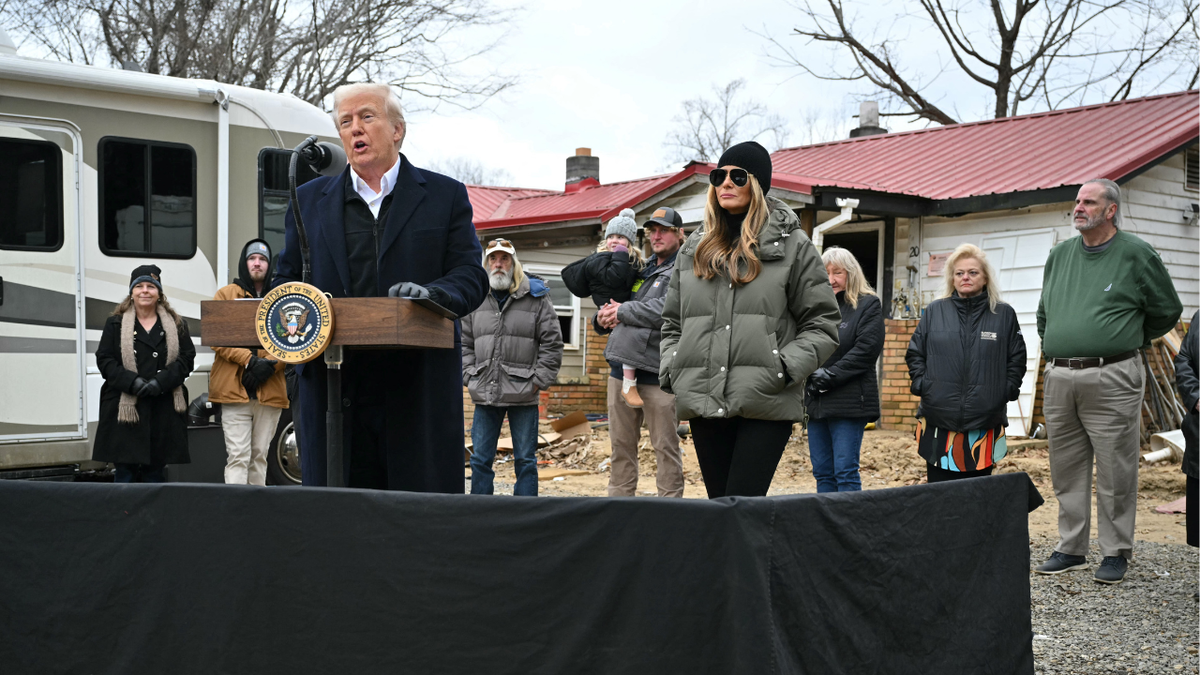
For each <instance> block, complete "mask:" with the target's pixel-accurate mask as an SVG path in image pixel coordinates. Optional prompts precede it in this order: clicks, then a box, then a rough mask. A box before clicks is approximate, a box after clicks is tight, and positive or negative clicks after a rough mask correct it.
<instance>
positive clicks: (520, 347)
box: [462, 274, 563, 407]
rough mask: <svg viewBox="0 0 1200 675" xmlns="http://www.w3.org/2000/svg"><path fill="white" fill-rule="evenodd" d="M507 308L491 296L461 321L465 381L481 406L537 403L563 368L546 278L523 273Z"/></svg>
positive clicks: (473, 399) (558, 329)
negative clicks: (539, 394) (543, 390)
mask: <svg viewBox="0 0 1200 675" xmlns="http://www.w3.org/2000/svg"><path fill="white" fill-rule="evenodd" d="M522 277H523V278H522V279H521V283H520V284H518V285H517V290H516V291H513V293H512V294H511V295H510V296H509V298H508V300H506V301H505V303H504V307H500V304H499V303H498V302H496V297H495V296H494V295H492V294H491V293H488V295H487V297H486V298H484V300H483V304H482V305H480V306H479V308H478V309H476V310H475V311H474V312H471V313H470V314H468V315H467V316H465V317H463V319H462V345H463V357H462V379H463V386H465V387H467V390H468V391H469V392H470V394H471V400H472V401H474V402H475V404H476V405H490V406H501V407H506V406H518V405H536V404H537V402H538V392H539V391H541V390H542V389H546V388H547V387H549V386H550V385H552V384H554V380H555V378H557V377H558V369H559V366H561V365H562V353H563V341H562V327H561V325H560V324H559V322H558V314H557V313H556V312H555V311H554V304H553V303H552V302H551V301H550V293H549V289H548V288H547V287H546V283H545V282H544V281H542V279H540V278H538V277H536V276H531V275H529V274H522Z"/></svg>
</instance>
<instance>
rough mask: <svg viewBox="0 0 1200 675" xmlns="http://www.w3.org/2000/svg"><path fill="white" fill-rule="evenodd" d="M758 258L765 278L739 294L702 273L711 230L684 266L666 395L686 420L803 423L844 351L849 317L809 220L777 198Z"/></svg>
mask: <svg viewBox="0 0 1200 675" xmlns="http://www.w3.org/2000/svg"><path fill="white" fill-rule="evenodd" d="M767 201H768V202H769V204H770V207H771V215H770V218H769V219H768V220H767V224H766V225H764V226H763V230H762V232H761V233H760V234H759V238H758V247H757V248H756V249H755V253H756V254H757V255H758V258H759V260H760V261H762V272H761V273H759V275H758V276H757V277H756V278H755V279H754V280H753V281H751V282H750V283H748V284H746V285H745V286H741V287H738V288H735V287H734V286H733V285H732V284H731V283H730V281H729V278H728V277H725V276H717V277H714V278H712V279H709V280H707V281H706V280H704V279H701V278H699V277H697V276H696V274H695V272H693V267H692V266H693V262H694V257H695V253H696V246H697V245H698V244H699V243H700V239H701V237H703V236H704V232H703V228H701V229H700V230H698V231H696V232H694V233H693V234H692V235H691V236H690V237H688V239H687V241H686V242H684V244H683V248H682V249H680V251H679V257H678V258H677V259H676V261H675V274H674V275H672V277H671V286H670V288H669V289H668V291H667V304H666V307H665V308H664V310H663V327H662V346H661V354H662V361H661V366H660V368H659V382H660V386H661V387H662V388H663V390H665V391H669V392H673V393H674V394H675V410H676V412H677V413H678V415H679V419H691V418H693V417H735V416H740V417H749V418H753V419H763V420H793V421H798V420H802V419H804V381H805V379H807V378H808V376H809V375H811V374H812V372H813V371H814V370H816V369H817V368H818V367H820V365H821V364H822V363H824V362H825V359H827V358H829V355H830V354H832V353H833V352H834V350H835V349H836V348H837V345H838V329H837V325H838V322H839V321H841V314H840V313H839V311H838V305H837V300H836V299H835V298H834V295H833V289H832V288H830V286H829V279H828V276H827V275H826V273H825V266H824V265H823V264H822V263H821V256H820V255H819V254H818V253H817V249H816V247H814V246H813V245H812V242H811V241H809V239H808V236H807V235H805V234H804V230H802V229H800V220H799V219H798V218H797V217H796V214H794V213H792V211H791V209H789V208H788V207H787V205H786V204H784V203H783V202H781V201H779V200H777V199H775V198H773V197H768V198H767Z"/></svg>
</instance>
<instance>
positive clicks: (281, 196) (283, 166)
mask: <svg viewBox="0 0 1200 675" xmlns="http://www.w3.org/2000/svg"><path fill="white" fill-rule="evenodd" d="M291 161H292V153H291V151H290V150H279V149H277V148H263V149H262V150H261V151H260V152H259V153H258V236H259V237H261V238H263V239H266V240H267V244H269V245H270V246H271V252H272V253H273V254H274V255H275V258H276V259H278V258H279V253H280V251H282V250H283V217H284V215H285V214H286V213H287V208H288V202H289V201H290V197H289V193H288V164H289V163H290V162H291ZM316 177H317V174H316V172H315V171H313V170H312V169H311V168H310V167H309V166H308V164H306V163H304V162H296V187H300V186H301V185H304V184H305V183H307V182H308V181H310V180H312V179H314V178H316Z"/></svg>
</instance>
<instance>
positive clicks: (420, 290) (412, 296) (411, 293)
mask: <svg viewBox="0 0 1200 675" xmlns="http://www.w3.org/2000/svg"><path fill="white" fill-rule="evenodd" d="M388 297H389V298H408V299H409V300H432V301H434V302H436V303H437V304H439V305H441V306H442V307H447V308H448V305H449V304H450V294H449V293H447V292H446V291H443V290H442V289H440V288H438V287H437V286H429V287H425V286H422V285H421V284H414V283H413V282H411V281H401V282H400V283H398V284H396V285H395V286H392V287H391V288H389V289H388Z"/></svg>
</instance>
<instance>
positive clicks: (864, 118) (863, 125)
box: [850, 101, 888, 138]
mask: <svg viewBox="0 0 1200 675" xmlns="http://www.w3.org/2000/svg"><path fill="white" fill-rule="evenodd" d="M887 132H888V130H887V129H884V128H883V127H881V126H879V104H878V103H876V102H875V101H863V102H862V103H859V104H858V128H857V129H851V130H850V138H858V137H860V136H875V135H878V134H886V133H887Z"/></svg>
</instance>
